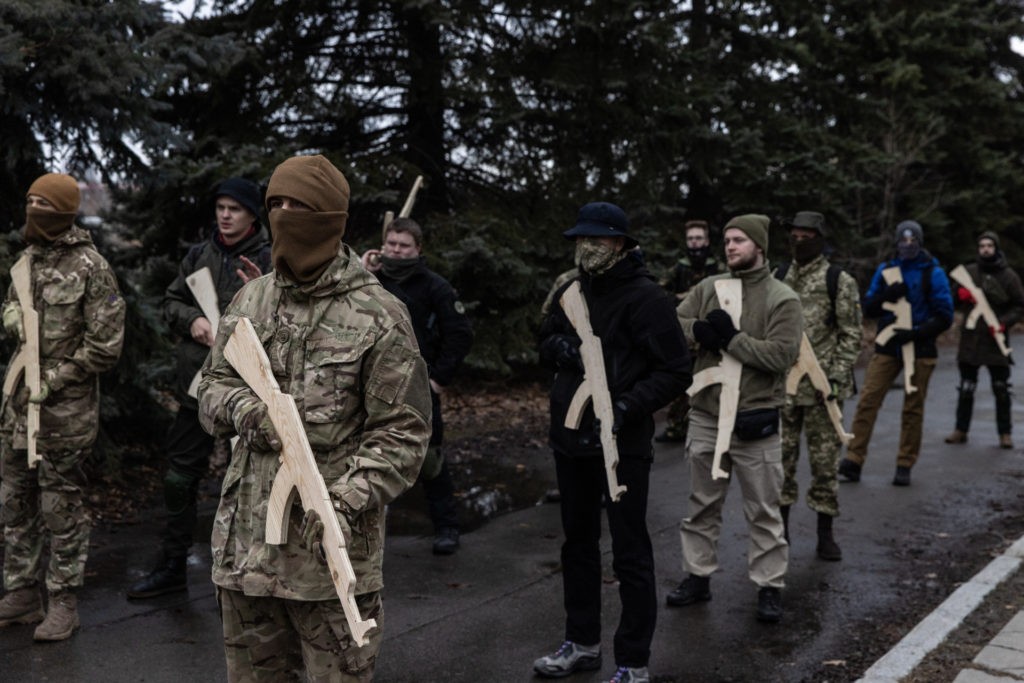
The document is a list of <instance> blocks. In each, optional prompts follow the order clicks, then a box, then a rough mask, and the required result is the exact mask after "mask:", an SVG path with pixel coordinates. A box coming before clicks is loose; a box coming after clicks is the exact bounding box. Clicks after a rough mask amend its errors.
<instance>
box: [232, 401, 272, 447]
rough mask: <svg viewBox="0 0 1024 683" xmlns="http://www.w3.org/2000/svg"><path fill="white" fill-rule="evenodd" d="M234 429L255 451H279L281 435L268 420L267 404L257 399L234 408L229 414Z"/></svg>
mask: <svg viewBox="0 0 1024 683" xmlns="http://www.w3.org/2000/svg"><path fill="white" fill-rule="evenodd" d="M231 421H232V422H234V424H235V431H236V432H238V435H239V436H240V437H242V440H244V441H245V442H246V443H247V444H249V446H250V448H252V449H253V450H255V451H275V452H276V451H280V450H281V437H280V436H278V435H277V430H276V429H275V428H274V423H273V422H271V421H270V414H269V413H268V412H267V404H266V403H264V402H263V401H261V400H259V399H253V400H251V401H250V402H249V403H246V404H243V405H242V406H240V407H238V408H236V409H235V412H234V414H232V416H231Z"/></svg>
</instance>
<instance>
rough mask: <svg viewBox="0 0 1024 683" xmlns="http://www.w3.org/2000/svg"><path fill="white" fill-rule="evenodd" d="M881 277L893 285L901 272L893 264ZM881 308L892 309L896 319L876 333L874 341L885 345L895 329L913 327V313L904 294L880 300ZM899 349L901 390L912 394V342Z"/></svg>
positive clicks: (898, 280) (914, 388)
mask: <svg viewBox="0 0 1024 683" xmlns="http://www.w3.org/2000/svg"><path fill="white" fill-rule="evenodd" d="M882 278H883V279H884V280H885V283H886V284H887V285H894V284H896V283H897V282H903V273H902V272H901V271H900V267H899V266H893V267H891V268H886V269H885V270H883V271H882ZM882 308H884V309H885V310H887V311H892V312H893V313H894V314H895V315H896V320H894V321H893V322H892V323H891V324H890V325H886V326H885V328H884V329H883V330H882V331H881V332H879V333H878V336H876V337H875V343H877V344H879V345H880V346H885V345H886V344H888V343H889V340H890V339H892V337H893V335H894V334H896V330H897V329H901V330H912V329H914V314H913V311H912V310H911V308H910V302H909V301H907V297H906V296H902V297H900V298H899V300H897V301H885V302H882ZM900 350H901V352H902V353H903V390H904V391H906V392H907V393H908V394H912V393H914V392H915V391H917V387H915V386H914V382H913V380H914V358H915V357H914V342H912V341H909V342H907V343H906V344H904V345H903V346H902V347H901V349H900Z"/></svg>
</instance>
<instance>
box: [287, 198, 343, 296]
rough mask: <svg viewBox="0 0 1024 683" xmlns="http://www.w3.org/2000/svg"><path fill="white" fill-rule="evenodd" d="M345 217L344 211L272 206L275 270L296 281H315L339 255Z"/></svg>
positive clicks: (300, 282)
mask: <svg viewBox="0 0 1024 683" xmlns="http://www.w3.org/2000/svg"><path fill="white" fill-rule="evenodd" d="M347 216H348V214H347V213H346V212H345V211H290V210H286V209H271V210H270V214H269V218H270V229H271V231H272V232H273V235H274V242H273V244H272V245H271V247H270V259H271V261H273V263H274V270H277V271H278V272H280V273H281V274H282V275H284V276H285V277H287V278H288V279H290V280H293V281H295V282H298V283H299V284H307V283H310V282H316V281H317V280H318V279H319V278H320V276H321V275H323V273H324V271H325V270H327V266H328V265H330V263H331V261H333V260H334V257H335V256H337V255H338V247H339V246H341V236H342V235H343V234H344V233H345V218H346V217H347Z"/></svg>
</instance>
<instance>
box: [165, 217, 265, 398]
mask: <svg viewBox="0 0 1024 683" xmlns="http://www.w3.org/2000/svg"><path fill="white" fill-rule="evenodd" d="M240 256H245V257H246V258H248V259H249V260H250V261H252V262H253V263H255V264H256V265H257V266H259V268H260V270H261V271H262V272H264V273H267V272H269V271H270V237H269V235H268V234H267V230H266V228H263V227H260V228H259V229H258V230H257V231H256V233H255V234H253V235H250V236H249V237H246V238H245V239H243V240H240V241H239V242H237V243H236V244H233V245H231V246H230V247H229V246H225V245H224V244H222V243H221V242H220V241H219V240H218V239H217V233H214V235H213V236H212V237H210V238H209V239H208V240H205V241H203V242H199V243H197V244H193V245H192V246H191V247H190V248H189V250H188V253H187V254H185V258H184V259H182V261H181V265H180V266H179V267H178V277H176V278H174V282H172V283H171V284H170V285H169V286H168V287H167V291H166V292H164V300H163V307H164V320H166V321H167V325H168V327H170V328H171V332H173V333H174V334H176V335H178V337H179V338H180V339H181V341H180V343H179V344H178V376H177V382H176V384H175V390H176V392H175V393H176V398H177V399H178V402H179V403H181V404H182V405H184V406H186V407H189V408H192V409H193V410H195V409H196V405H197V404H196V400H195V399H194V398H192V397H191V396H189V395H188V387H189V385H190V384H191V383H192V378H193V377H195V375H196V373H197V372H199V369H200V368H201V367H203V362H204V361H205V360H206V356H207V355H209V352H210V349H209V348H208V347H207V346H204V345H203V344H200V343H199V342H197V341H196V340H194V339H192V322H193V321H194V320H195V319H196V318H199V317H201V316H202V315H203V311H202V310H201V309H200V308H199V304H198V303H196V298H195V296H194V295H193V294H192V290H191V289H189V287H188V283H187V282H185V278H187V277H188V276H189V275H191V274H192V273H194V272H196V271H197V270H200V269H202V268H209V269H210V275H211V276H212V277H213V284H214V287H216V288H217V303H218V308H219V312H221V313H223V312H224V309H225V307H227V305H228V302H230V301H231V298H232V297H234V296H235V292H237V291H238V290H239V289H241V287H242V278H240V277H238V273H236V272H235V271H237V270H238V269H239V268H241V267H242V262H241V261H240V260H239V257H240Z"/></svg>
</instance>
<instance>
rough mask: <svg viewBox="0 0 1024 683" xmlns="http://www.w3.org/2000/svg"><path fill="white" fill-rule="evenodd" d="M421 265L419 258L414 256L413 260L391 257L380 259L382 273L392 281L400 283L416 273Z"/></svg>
mask: <svg viewBox="0 0 1024 683" xmlns="http://www.w3.org/2000/svg"><path fill="white" fill-rule="evenodd" d="M419 265H420V257H419V256H414V257H412V258H392V257H390V256H381V257H380V269H381V271H382V272H383V273H384V274H385V275H386V276H388V277H389V278H391V279H392V280H398V281H399V282H401V281H402V280H404V279H406V278H407V277H409V276H410V275H412V274H413V273H415V272H416V268H417V267H418V266H419Z"/></svg>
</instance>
